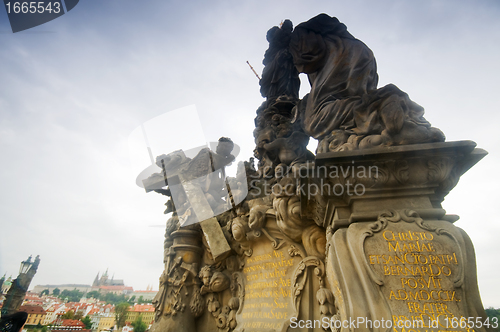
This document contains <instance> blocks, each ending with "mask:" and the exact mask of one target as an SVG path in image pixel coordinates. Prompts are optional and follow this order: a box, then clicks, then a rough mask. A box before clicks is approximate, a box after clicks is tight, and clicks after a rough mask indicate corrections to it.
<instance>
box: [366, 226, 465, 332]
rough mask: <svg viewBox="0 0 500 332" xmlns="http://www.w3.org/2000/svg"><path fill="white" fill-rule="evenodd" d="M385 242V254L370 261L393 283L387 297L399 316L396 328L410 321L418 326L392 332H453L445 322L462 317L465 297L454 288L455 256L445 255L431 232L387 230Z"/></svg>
mask: <svg viewBox="0 0 500 332" xmlns="http://www.w3.org/2000/svg"><path fill="white" fill-rule="evenodd" d="M382 239H383V240H382V241H383V243H384V246H385V253H384V252H382V253H380V252H379V253H380V254H375V253H373V252H372V254H369V255H368V256H367V260H368V263H369V264H370V265H371V266H373V267H374V268H375V267H377V269H378V271H380V272H381V273H382V274H383V275H384V276H386V278H388V280H390V282H387V283H386V285H389V286H386V287H387V288H386V289H387V292H386V293H385V294H386V295H385V296H387V299H388V300H389V304H391V303H392V305H391V307H392V306H394V308H395V310H396V311H397V312H398V313H399V314H398V315H394V316H393V317H392V320H393V324H394V325H393V326H398V322H400V323H403V324H404V323H407V324H408V321H411V322H414V323H415V322H418V324H419V325H416V324H413V325H412V326H411V327H408V326H404V325H402V326H400V327H399V328H394V329H393V331H394V332H403V331H405V332H413V331H415V332H416V331H425V329H426V328H429V327H431V328H438V329H439V330H440V331H443V332H444V331H447V332H450V328H451V327H450V326H446V325H445V324H446V319H447V318H448V319H451V318H453V317H457V316H460V314H459V311H457V310H459V308H460V307H458V305H459V304H460V302H461V294H462V293H460V292H459V291H457V290H456V289H455V288H454V287H453V279H452V278H453V276H454V273H456V272H454V271H457V270H456V269H457V266H458V265H459V261H458V259H457V254H456V252H453V251H452V252H446V251H444V250H445V249H443V245H442V242H440V243H436V241H439V240H440V238H439V237H437V236H436V235H435V234H433V233H432V232H428V231H418V232H415V231H404V232H401V231H400V232H398V231H391V230H385V231H383V232H382ZM384 246H382V247H378V248H384ZM438 248H439V250H438ZM443 251H444V252H443ZM402 305H403V306H402ZM405 312H406V314H405ZM433 322H434V323H433ZM430 324H434V325H436V324H437V326H431V325H430ZM419 328H420V330H419ZM422 328H423V330H422Z"/></svg>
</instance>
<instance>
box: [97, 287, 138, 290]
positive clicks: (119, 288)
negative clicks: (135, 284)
mask: <svg viewBox="0 0 500 332" xmlns="http://www.w3.org/2000/svg"><path fill="white" fill-rule="evenodd" d="M99 288H100V289H107V290H123V289H126V290H134V289H133V288H132V287H130V286H101V287H99Z"/></svg>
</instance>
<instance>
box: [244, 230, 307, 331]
mask: <svg viewBox="0 0 500 332" xmlns="http://www.w3.org/2000/svg"><path fill="white" fill-rule="evenodd" d="M288 248H289V246H288V245H284V246H283V247H281V248H280V249H273V247H272V245H271V242H270V241H269V240H267V239H261V240H259V241H258V242H256V243H255V244H254V245H253V247H252V249H253V254H252V256H251V257H247V258H246V260H245V267H244V268H243V275H244V282H245V300H244V303H243V307H242V310H241V311H240V313H239V314H238V315H237V320H238V322H241V323H240V324H238V327H237V331H243V330H244V331H245V332H250V331H256V332H257V331H259V332H261V331H281V330H282V329H283V328H284V327H286V326H288V324H289V323H290V318H291V317H292V316H293V315H294V314H295V309H294V306H293V302H292V284H291V278H292V274H293V271H294V266H296V265H297V263H298V262H300V258H298V257H291V256H290V255H289V254H288Z"/></svg>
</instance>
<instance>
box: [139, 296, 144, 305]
mask: <svg viewBox="0 0 500 332" xmlns="http://www.w3.org/2000/svg"><path fill="white" fill-rule="evenodd" d="M143 303H145V301H144V298H143V297H142V295H141V296H139V300H137V304H143Z"/></svg>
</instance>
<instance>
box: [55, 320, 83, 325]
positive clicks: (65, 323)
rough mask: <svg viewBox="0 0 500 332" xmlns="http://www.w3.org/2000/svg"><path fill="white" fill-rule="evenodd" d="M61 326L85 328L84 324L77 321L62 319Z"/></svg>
mask: <svg viewBox="0 0 500 332" xmlns="http://www.w3.org/2000/svg"><path fill="white" fill-rule="evenodd" d="M61 326H85V324H83V323H82V322H81V321H79V320H78V319H63V320H62V323H61Z"/></svg>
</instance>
